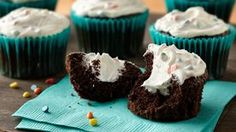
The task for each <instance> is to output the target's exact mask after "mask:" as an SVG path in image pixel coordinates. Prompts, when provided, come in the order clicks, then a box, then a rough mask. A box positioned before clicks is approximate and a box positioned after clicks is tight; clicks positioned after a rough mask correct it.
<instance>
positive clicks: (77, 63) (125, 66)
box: [66, 52, 141, 102]
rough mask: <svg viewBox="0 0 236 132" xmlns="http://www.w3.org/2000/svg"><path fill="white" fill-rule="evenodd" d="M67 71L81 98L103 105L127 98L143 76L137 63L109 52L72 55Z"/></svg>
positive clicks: (68, 59)
mask: <svg viewBox="0 0 236 132" xmlns="http://www.w3.org/2000/svg"><path fill="white" fill-rule="evenodd" d="M66 69H67V71H68V73H69V75H70V81H71V83H72V84H73V86H74V89H75V91H76V92H78V94H79V95H80V97H81V98H85V99H89V100H93V101H99V102H104V101H110V100H113V99H116V98H121V97H126V96H127V95H128V93H129V92H130V90H131V88H132V87H133V85H134V83H135V81H136V80H137V79H138V76H139V75H140V74H141V70H140V69H139V67H137V66H136V65H135V64H133V63H131V62H129V61H125V60H120V59H118V58H117V57H116V58H112V57H111V56H110V55H109V54H107V53H102V54H100V53H97V54H95V53H88V54H85V53H83V52H78V53H71V54H69V55H68V56H67V61H66Z"/></svg>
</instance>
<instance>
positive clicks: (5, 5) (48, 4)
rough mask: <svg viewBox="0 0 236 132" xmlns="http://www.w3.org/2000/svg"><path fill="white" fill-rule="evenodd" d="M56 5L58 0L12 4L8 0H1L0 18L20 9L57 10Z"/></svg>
mask: <svg viewBox="0 0 236 132" xmlns="http://www.w3.org/2000/svg"><path fill="white" fill-rule="evenodd" d="M56 4H57V0H39V1H31V2H25V3H12V2H9V1H6V0H3V1H2V0H0V17H2V16H4V15H6V14H8V13H9V12H11V11H13V10H15V9H17V8H20V7H32V8H40V9H49V10H55V7H56Z"/></svg>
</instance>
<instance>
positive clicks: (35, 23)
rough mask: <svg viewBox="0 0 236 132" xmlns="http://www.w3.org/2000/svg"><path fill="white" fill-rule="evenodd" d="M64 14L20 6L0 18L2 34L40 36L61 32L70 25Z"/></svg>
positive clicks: (0, 31) (0, 32)
mask: <svg viewBox="0 0 236 132" xmlns="http://www.w3.org/2000/svg"><path fill="white" fill-rule="evenodd" d="M69 25H70V22H69V20H68V19H67V18H66V17H64V16H63V15H60V14H57V13H55V12H52V11H48V10H45V9H34V8H25V7H23V8H19V9H17V10H14V11H12V12H11V13H9V14H8V15H6V16H4V17H2V18H1V19H0V34H3V35H5V36H9V37H38V36H47V35H52V34H56V33H59V32H61V31H63V30H64V29H66V28H67V27H69Z"/></svg>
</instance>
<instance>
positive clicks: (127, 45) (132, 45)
mask: <svg viewBox="0 0 236 132" xmlns="http://www.w3.org/2000/svg"><path fill="white" fill-rule="evenodd" d="M71 18H72V21H73V23H74V25H75V27H76V30H77V34H78V44H79V49H80V50H81V51H84V52H99V53H103V52H106V53H109V54H110V55H111V56H113V57H114V56H119V57H127V56H135V55H136V54H137V53H138V51H139V49H140V47H141V45H142V43H143V35H144V30H145V24H146V21H147V18H148V9H147V7H146V6H145V5H144V4H143V3H142V2H141V1H140V0H79V1H76V2H75V3H74V4H73V7H72V11H71Z"/></svg>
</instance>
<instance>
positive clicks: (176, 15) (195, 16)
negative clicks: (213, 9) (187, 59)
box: [149, 7, 235, 79]
mask: <svg viewBox="0 0 236 132" xmlns="http://www.w3.org/2000/svg"><path fill="white" fill-rule="evenodd" d="M149 31H150V35H151V38H152V40H153V42H154V43H156V44H158V45H160V44H162V43H166V44H167V45H171V44H175V45H176V46H177V47H178V48H180V49H186V50H188V51H189V52H195V53H196V54H198V55H199V56H200V57H201V58H202V59H203V60H204V61H205V62H206V63H207V68H208V72H209V76H210V78H211V79H219V78H221V77H222V76H223V74H224V72H225V69H226V66H227V59H228V56H229V51H230V48H231V46H232V44H233V41H234V34H235V28H234V27H233V26H231V25H227V24H225V23H224V22H223V21H222V20H221V19H218V18H217V17H216V16H213V15H210V14H208V13H207V12H205V11H204V9H203V8H202V7H192V8H189V9H188V10H186V11H185V12H181V11H178V10H174V11H172V12H170V13H168V14H167V15H165V16H164V17H162V18H160V19H158V20H157V21H156V23H155V24H154V25H151V26H150V29H149Z"/></svg>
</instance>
